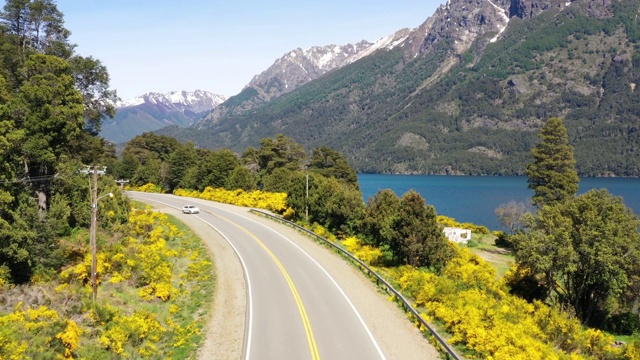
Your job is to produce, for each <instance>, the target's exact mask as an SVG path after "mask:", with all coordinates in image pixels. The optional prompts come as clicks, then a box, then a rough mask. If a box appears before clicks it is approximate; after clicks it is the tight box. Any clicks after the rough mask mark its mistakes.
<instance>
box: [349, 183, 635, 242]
mask: <svg viewBox="0 0 640 360" xmlns="http://www.w3.org/2000/svg"><path fill="white" fill-rule="evenodd" d="M358 182H359V183H360V190H361V191H362V196H363V197H364V199H365V202H368V200H369V198H370V197H372V196H373V195H375V193H376V192H378V190H382V189H391V190H393V192H395V193H396V194H397V195H398V196H402V195H403V194H404V193H406V192H407V191H409V190H412V189H413V190H415V191H417V192H418V193H420V195H422V197H423V198H424V199H425V200H426V202H427V203H428V204H430V205H433V206H435V208H436V212H437V213H438V214H439V215H446V216H449V217H453V218H455V219H456V220H457V221H459V222H471V223H474V224H478V225H484V226H486V227H488V228H489V229H490V230H500V229H501V228H500V222H499V221H498V218H496V215H495V209H496V208H497V207H499V206H500V205H502V204H506V203H508V202H509V201H511V200H514V201H517V202H525V203H527V202H528V201H529V200H530V199H531V196H532V195H533V192H532V191H531V190H529V189H528V188H527V178H526V177H524V176H444V175H377V174H360V175H358ZM594 188H597V189H600V188H606V189H607V190H608V191H609V192H610V193H612V194H613V195H616V196H621V197H622V198H623V201H624V203H625V204H626V205H627V206H628V207H630V208H631V209H632V210H633V212H635V213H636V214H640V179H631V178H582V179H580V189H579V190H578V193H584V192H586V191H588V190H590V189H594Z"/></svg>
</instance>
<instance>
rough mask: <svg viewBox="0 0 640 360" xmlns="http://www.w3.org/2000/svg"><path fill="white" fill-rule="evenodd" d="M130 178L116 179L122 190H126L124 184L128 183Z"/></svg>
mask: <svg viewBox="0 0 640 360" xmlns="http://www.w3.org/2000/svg"><path fill="white" fill-rule="evenodd" d="M128 183H129V180H116V184H118V185H120V191H124V184H128Z"/></svg>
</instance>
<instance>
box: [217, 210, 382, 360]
mask: <svg viewBox="0 0 640 360" xmlns="http://www.w3.org/2000/svg"><path fill="white" fill-rule="evenodd" d="M218 209H219V210H222V211H224V212H229V211H228V210H225V209H221V208H218ZM235 215H239V216H241V217H244V218H245V219H247V220H249V221H252V222H254V223H256V224H258V225H260V226H262V227H265V228H267V229H269V230H271V231H273V232H274V233H276V234H278V235H280V236H281V237H282V238H283V239H285V240H287V241H288V242H289V243H290V244H291V245H293V246H295V247H296V248H297V249H298V250H300V251H301V252H302V253H303V254H305V255H306V256H307V257H308V258H309V260H311V261H312V262H313V263H314V264H316V266H318V268H320V270H322V272H324V273H325V275H327V277H328V278H329V280H331V282H332V283H333V285H335V287H336V288H337V289H338V291H340V294H342V296H343V297H344V299H345V300H346V301H347V303H348V304H349V306H350V307H351V309H352V310H353V312H354V313H355V314H356V317H357V318H358V320H359V321H360V324H362V326H363V327H364V329H365V331H366V332H367V335H369V339H371V342H372V343H373V346H375V348H376V350H377V351H378V354H379V355H380V358H381V359H383V360H386V357H385V356H384V353H383V352H382V349H380V346H379V345H378V342H377V341H376V339H375V338H374V337H373V334H372V333H371V330H369V327H368V326H367V324H366V323H365V322H364V319H363V318H362V316H360V313H359V312H358V310H357V309H356V307H355V305H353V303H352V302H351V300H350V299H349V297H348V296H347V294H346V293H345V292H344V291H343V290H342V288H341V287H340V285H338V283H337V282H336V280H335V279H334V278H333V276H331V275H330V274H329V272H327V270H326V269H325V268H324V267H323V266H322V265H320V264H319V263H318V262H317V261H316V260H315V259H314V258H313V257H311V255H309V254H308V253H307V252H306V251H304V250H303V249H302V248H301V247H300V246H298V245H297V244H296V243H294V242H293V241H291V239H289V238H288V237H286V236H284V235H283V234H281V233H280V232H278V231H276V230H274V229H272V228H270V227H268V226H266V225H265V224H262V223H260V222H258V221H255V220H253V219H251V218H249V217H248V216H244V215H240V214H235Z"/></svg>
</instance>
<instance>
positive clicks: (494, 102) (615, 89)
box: [164, 0, 640, 176]
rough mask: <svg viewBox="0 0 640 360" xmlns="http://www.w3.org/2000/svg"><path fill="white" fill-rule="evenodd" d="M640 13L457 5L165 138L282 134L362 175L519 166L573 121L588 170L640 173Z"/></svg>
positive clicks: (594, 5)
mask: <svg viewBox="0 0 640 360" xmlns="http://www.w3.org/2000/svg"><path fill="white" fill-rule="evenodd" d="M639 14H640V2H639V1H638V0H618V1H609V0H599V1H595V0H594V1H592V0H574V1H566V0H564V1H558V0H495V1H491V0H450V1H448V2H447V4H445V5H442V6H440V7H439V8H438V9H437V10H436V12H435V13H434V14H433V15H432V16H431V17H429V18H428V19H427V20H426V21H425V22H424V23H423V24H422V25H420V26H419V27H417V28H415V29H412V30H409V31H406V32H404V33H403V35H402V36H400V37H398V38H397V39H396V41H395V42H393V46H383V47H378V48H375V49H373V50H372V51H369V52H368V53H367V54H366V56H361V57H359V58H358V59H357V60H355V61H352V62H350V63H347V64H345V65H344V66H342V67H340V68H336V69H334V70H332V71H330V72H327V73H325V74H324V75H322V76H320V77H318V78H317V79H315V80H312V81H310V82H308V83H306V84H304V85H302V86H300V87H298V88H296V89H295V90H293V91H289V92H287V93H284V94H282V95H280V96H277V97H274V98H272V99H270V100H269V101H268V102H265V103H263V104H260V105H256V106H253V107H248V108H239V107H234V106H235V105H237V104H240V103H241V102H237V103H233V104H231V103H230V102H229V101H230V100H231V99H233V97H232V98H230V99H229V101H228V102H227V104H228V105H229V109H228V110H227V112H226V114H224V115H223V116H220V117H219V118H217V119H216V120H215V121H208V122H205V121H204V120H203V121H202V122H200V123H198V124H197V125H195V126H194V127H192V128H187V129H176V128H169V129H165V130H164V133H165V134H167V135H173V136H176V137H177V138H178V139H180V140H183V141H184V140H191V141H194V142H196V143H197V144H199V145H200V146H204V147H229V148H232V149H235V150H237V151H242V150H243V149H244V148H246V147H247V146H255V145H258V144H259V140H260V139H261V138H264V137H271V136H273V135H274V134H278V133H282V134H285V135H287V136H290V137H292V138H294V139H296V140H297V141H299V142H300V143H302V144H303V145H304V146H305V147H306V148H307V149H312V148H315V147H318V146H323V145H326V146H330V147H332V148H334V149H336V150H339V151H341V152H342V153H344V154H345V155H346V157H347V158H348V160H349V161H350V163H351V164H352V165H353V166H354V167H355V168H356V169H357V170H358V171H360V172H378V173H421V174H475V175H483V174H494V175H507V174H523V172H524V167H525V164H526V163H527V162H528V161H529V150H530V149H531V148H532V147H533V146H534V145H535V144H536V142H537V141H538V140H537V132H538V130H539V129H540V127H541V126H542V124H543V123H544V121H546V120H547V119H548V118H550V117H561V118H563V119H564V123H565V126H566V127H567V130H568V133H569V137H570V141H571V142H572V144H573V145H574V147H575V148H574V153H575V156H576V160H577V162H578V164H577V167H578V171H579V173H580V174H581V175H585V176H640V155H639V152H640V146H639V145H640V131H639V130H640V91H637V90H636V84H638V83H639V82H640V51H638V50H640V25H639V23H638V20H637V17H638V15H639ZM241 95H242V93H241V94H239V95H238V96H241ZM205 119H206V118H205Z"/></svg>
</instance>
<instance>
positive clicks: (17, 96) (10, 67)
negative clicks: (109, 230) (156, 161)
mask: <svg viewBox="0 0 640 360" xmlns="http://www.w3.org/2000/svg"><path fill="white" fill-rule="evenodd" d="M0 30H1V31H0V278H3V279H6V280H9V281H10V282H13V283H22V282H26V281H29V280H30V279H31V277H32V276H33V275H34V274H36V273H39V274H40V275H41V276H42V274H43V273H48V271H52V270H54V269H57V268H58V267H59V266H61V264H64V262H65V261H66V260H68V259H67V258H66V257H67V256H68V255H69V254H67V253H65V250H64V249H63V248H61V247H60V246H58V245H57V241H58V239H59V237H61V236H65V235H69V234H71V232H72V231H73V229H75V228H77V227H80V228H88V226H89V222H90V214H91V206H90V204H91V202H90V200H89V198H90V197H89V194H90V192H89V182H88V179H87V176H86V175H84V174H82V173H80V172H79V171H78V170H79V169H86V167H87V166H89V165H101V166H109V165H111V164H113V163H115V162H116V158H115V151H114V149H113V147H111V146H109V145H108V144H107V143H106V142H105V141H104V140H103V139H102V138H100V137H98V136H97V134H98V132H99V131H100V125H101V122H102V119H103V118H104V117H106V116H109V115H113V106H112V105H111V104H112V102H113V100H115V93H114V92H113V91H111V90H109V75H108V73H107V69H106V68H105V67H104V66H103V65H102V64H101V62H100V61H99V60H97V59H94V58H92V57H82V56H79V55H77V54H75V53H74V45H73V44H71V43H70V42H69V40H68V38H69V34H70V33H69V31H68V30H67V29H66V28H65V27H64V18H63V14H62V13H61V12H60V11H58V9H57V8H56V5H55V4H54V3H53V2H51V1H33V2H30V1H7V2H6V4H5V6H4V8H3V9H2V11H0ZM101 169H102V168H101ZM100 189H101V191H104V192H105V193H108V192H116V185H115V183H114V182H113V181H111V182H110V183H106V184H104V185H103V184H102V181H101V184H100ZM109 212H111V213H112V216H111V217H110V218H107V214H108V213H109ZM127 212H128V205H126V202H125V200H124V198H122V197H121V196H118V197H117V198H116V201H109V202H105V204H104V211H102V212H101V219H100V220H102V222H101V223H102V224H103V225H104V226H109V224H114V223H118V222H122V221H125V220H126V217H127Z"/></svg>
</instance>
